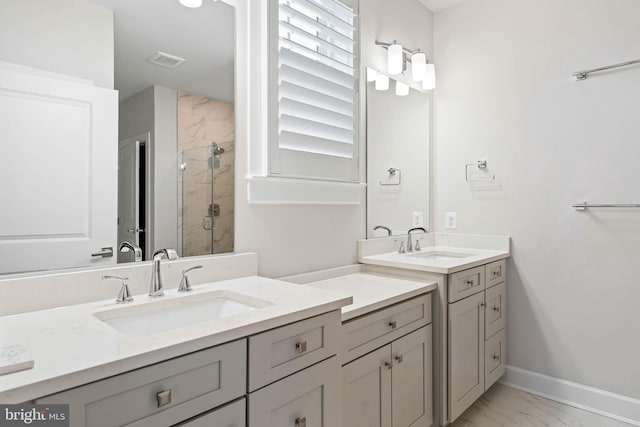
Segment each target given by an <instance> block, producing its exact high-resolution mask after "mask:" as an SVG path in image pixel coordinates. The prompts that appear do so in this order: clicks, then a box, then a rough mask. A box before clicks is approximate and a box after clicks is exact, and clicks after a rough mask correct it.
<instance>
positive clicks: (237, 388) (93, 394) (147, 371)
mask: <svg viewBox="0 0 640 427" xmlns="http://www.w3.org/2000/svg"><path fill="white" fill-rule="evenodd" d="M246 355H247V342H246V339H241V340H238V341H233V342H230V343H227V344H223V345H220V346H217V347H213V348H209V349H206V350H202V351H198V352H195V353H191V354H188V355H185V356H181V357H177V358H175V359H170V360H167V361H165V362H161V363H157V364H155V365H151V366H147V367H144V368H140V369H136V370H134V371H131V372H127V373H124V374H121V375H116V376H114V377H111V378H107V379H104V380H100V381H97V382H94V383H91V384H87V385H84V386H81V387H77V388H74V389H71V390H68V391H64V392H61V393H57V394H54V395H51V396H48V397H44V398H41V399H38V400H36V403H38V404H55V403H62V404H69V405H70V406H69V411H70V426H71V427H115V426H136V427H143V426H149V427H161V426H167V427H168V426H173V425H175V424H178V423H181V422H183V421H185V420H188V419H190V418H192V417H194V416H196V415H198V414H203V413H205V412H207V411H210V410H211V409H214V408H216V407H218V406H221V405H223V404H225V403H227V402H230V401H233V400H234V399H238V398H241V397H243V396H244V394H245V390H246V372H247V367H246V361H247V358H246ZM239 405H242V406H244V402H242V403H241V404H239ZM234 408H235V407H234ZM223 415H224V414H218V416H220V417H222V416H223ZM209 416H210V417H212V418H214V417H215V416H216V415H214V414H209ZM240 421H242V420H240ZM187 425H188V424H187ZM195 425H197V424H195ZM240 425H244V424H240ZM231 426H233V424H231Z"/></svg>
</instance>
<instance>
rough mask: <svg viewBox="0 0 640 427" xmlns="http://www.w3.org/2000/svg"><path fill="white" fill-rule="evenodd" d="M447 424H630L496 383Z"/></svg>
mask: <svg viewBox="0 0 640 427" xmlns="http://www.w3.org/2000/svg"><path fill="white" fill-rule="evenodd" d="M451 426H452V427H520V426H522V427H565V426H566V427H630V424H626V423H623V422H621V421H617V420H614V419H611V418H607V417H603V416H601V415H597V414H594V413H591V412H588V411H584V410H582V409H578V408H574V407H572V406H568V405H563V404H562V403H558V402H554V401H552V400H548V399H544V398H542V397H538V396H534V395H532V394H529V393H525V392H523V391H520V390H516V389H513V388H511V387H507V386H504V385H502V384H496V385H494V386H493V387H491V388H490V389H489V390H487V392H486V393H485V394H484V395H483V396H482V397H481V398H480V399H478V401H476V403H474V404H473V406H471V407H470V408H469V409H467V410H466V411H465V413H464V414H462V415H461V416H460V418H458V419H457V420H456V421H455V422H454V423H453V424H451Z"/></svg>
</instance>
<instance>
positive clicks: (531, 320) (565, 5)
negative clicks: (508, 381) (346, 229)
mask: <svg viewBox="0 0 640 427" xmlns="http://www.w3.org/2000/svg"><path fill="white" fill-rule="evenodd" d="M638 16H640V2H638V1H637V0H589V1H585V0H563V1H558V0H537V1H531V0H517V1H514V0H482V1H467V2H465V3H463V4H461V5H458V6H454V7H453V8H451V9H447V10H444V11H442V12H439V13H437V14H436V15H435V18H434V38H435V44H434V49H435V55H436V56H435V63H436V66H437V72H438V79H439V80H438V88H437V90H436V104H435V114H436V119H435V150H434V162H433V164H434V167H435V197H434V203H435V207H434V211H435V226H436V229H437V230H442V229H443V224H444V212H445V211H457V213H458V231H459V232H463V233H489V234H507V235H511V236H512V243H513V246H512V249H513V258H512V260H511V262H510V264H509V265H510V271H509V300H508V302H509V312H508V316H509V357H508V363H509V364H510V365H515V366H517V367H520V368H524V369H528V370H532V371H536V372H540V373H543V374H548V375H551V376H555V377H560V378H564V379H568V380H571V381H575V382H578V383H582V384H585V385H588V386H592V387H596V388H599V389H603V390H607V391H610V392H615V393H620V394H623V395H627V396H631V397H634V398H640V365H639V364H638V360H639V357H640V339H638V337H639V333H638V325H640V310H639V309H638V304H639V301H640V287H639V286H638V284H637V282H638V280H637V275H638V273H637V268H638V265H639V262H638V260H639V259H640V258H639V254H640V250H639V249H638V248H640V211H638V210H628V211H623V210H603V209H600V210H593V211H590V212H588V213H580V212H576V211H575V210H574V209H572V208H571V204H572V203H575V202H582V201H585V200H586V201H591V202H613V203H615V202H618V203H622V202H628V203H640V172H639V170H640V169H639V162H638V161H639V160H640V144H638V135H640V120H638V111H639V110H638V99H640V67H637V66H636V67H628V68H626V69H618V70H616V71H611V72H607V73H602V74H599V75H594V76H592V77H589V79H587V80H586V81H583V82H574V81H573V80H572V77H571V74H572V73H573V72H575V71H578V70H580V69H584V68H595V67H599V66H604V65H608V64H613V63H616V62H622V61H626V60H631V59H636V58H638V56H639V55H640V52H639V51H638V46H639V45H640V26H638ZM481 158H486V159H487V160H488V163H489V167H490V168H491V169H492V170H493V172H494V173H495V174H496V177H497V181H496V184H495V185H492V186H486V187H482V186H480V187H472V186H471V185H469V184H468V183H466V182H465V181H464V177H463V171H464V165H465V163H473V162H475V161H476V160H478V159H481Z"/></svg>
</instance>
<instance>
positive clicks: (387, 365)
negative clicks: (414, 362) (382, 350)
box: [384, 362, 393, 369]
mask: <svg viewBox="0 0 640 427" xmlns="http://www.w3.org/2000/svg"><path fill="white" fill-rule="evenodd" d="M384 366H385V367H386V368H387V369H391V368H393V365H392V364H391V362H384Z"/></svg>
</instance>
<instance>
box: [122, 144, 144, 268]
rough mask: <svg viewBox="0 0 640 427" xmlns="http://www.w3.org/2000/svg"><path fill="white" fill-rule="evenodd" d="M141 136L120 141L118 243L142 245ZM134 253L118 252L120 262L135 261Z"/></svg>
mask: <svg viewBox="0 0 640 427" xmlns="http://www.w3.org/2000/svg"><path fill="white" fill-rule="evenodd" d="M142 142H143V141H141V138H130V139H127V140H124V141H120V144H119V148H118V245H120V243H122V242H124V241H127V242H130V243H133V244H135V245H140V232H141V231H142V230H141V229H140V228H139V225H140V144H141V143H142ZM132 257H133V254H132V253H131V252H129V253H128V254H123V253H120V252H118V262H128V261H133V258H132Z"/></svg>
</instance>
